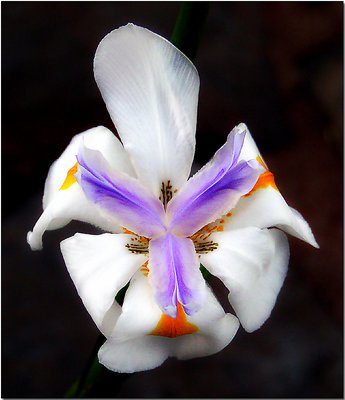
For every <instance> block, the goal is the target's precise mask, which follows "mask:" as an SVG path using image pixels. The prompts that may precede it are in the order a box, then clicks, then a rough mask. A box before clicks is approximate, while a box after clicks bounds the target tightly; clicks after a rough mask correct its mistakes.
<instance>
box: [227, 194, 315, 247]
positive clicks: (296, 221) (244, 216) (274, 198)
mask: <svg viewBox="0 0 345 400" xmlns="http://www.w3.org/2000/svg"><path fill="white" fill-rule="evenodd" d="M231 214H232V215H231V217H230V218H228V219H226V224H225V225H224V229H225V230H233V229H239V228H244V227H247V226H256V227H259V228H269V227H273V226H276V227H277V228H281V229H282V230H284V231H285V232H287V233H290V234H291V235H293V236H295V237H297V238H299V239H301V240H304V241H305V242H307V243H309V244H311V245H312V246H314V247H316V248H318V247H319V245H318V244H317V242H316V240H315V238H314V235H313V233H312V231H311V229H310V226H309V225H308V223H307V222H306V221H305V219H304V218H303V217H302V215H301V214H300V213H299V212H298V211H296V210H294V209H293V208H291V207H289V206H288V205H287V203H286V201H285V200H284V198H283V196H282V195H281V194H280V192H278V191H277V190H276V189H274V188H272V187H266V188H263V189H260V190H257V191H255V192H254V193H253V194H251V195H250V196H248V197H242V198H241V199H240V200H239V202H238V204H237V205H236V207H235V208H234V209H233V210H232V211H231Z"/></svg>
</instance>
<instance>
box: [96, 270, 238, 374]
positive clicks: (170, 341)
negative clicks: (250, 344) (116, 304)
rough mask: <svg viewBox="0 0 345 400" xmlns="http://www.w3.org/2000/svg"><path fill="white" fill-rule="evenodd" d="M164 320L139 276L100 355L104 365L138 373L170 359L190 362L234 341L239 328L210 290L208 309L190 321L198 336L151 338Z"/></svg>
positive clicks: (146, 283)
mask: <svg viewBox="0 0 345 400" xmlns="http://www.w3.org/2000/svg"><path fill="white" fill-rule="evenodd" d="M161 316H162V314H161V311H160V309H159V307H158V306H157V305H156V304H155V302H154V297H153V292H152V289H151V287H150V285H149V281H148V279H147V278H146V277H144V276H143V275H142V274H137V275H136V277H135V278H134V279H133V280H132V281H131V284H130V287H129V289H128V291H127V293H126V297H125V300H124V304H123V312H122V314H121V316H120V317H119V319H118V321H117V324H116V326H115V329H114V331H113V332H112V334H111V336H110V337H109V338H108V340H107V342H106V343H105V344H104V345H103V346H102V348H101V349H100V351H99V353H98V355H99V360H100V362H101V363H102V364H103V365H105V366H106V367H107V368H109V369H111V370H112V371H116V372H136V371H144V370H148V369H152V368H155V367H158V366H159V365H161V364H162V363H163V362H164V360H165V359H166V358H168V357H169V356H171V357H177V358H179V359H188V358H194V357H202V356H206V355H210V354H214V353H216V352H218V351H220V350H221V349H223V348H224V347H225V346H226V345H227V344H228V343H229V342H230V341H231V340H232V338H233V336H234V335H235V333H236V331H237V329H238V326H239V322H238V320H237V318H236V317H234V316H233V315H230V314H225V312H224V311H223V309H222V307H221V306H220V305H219V304H218V302H217V300H216V299H215V297H214V296H213V294H212V292H211V290H210V289H209V288H207V301H206V305H205V307H204V308H202V309H201V310H200V311H199V312H198V313H196V314H194V315H193V316H192V317H188V321H190V322H191V323H193V324H196V325H197V326H198V328H199V330H198V331H197V332H196V333H193V334H188V335H183V336H178V337H175V338H169V337H163V336H155V335H151V333H152V331H153V330H154V328H155V327H156V326H157V323H158V321H159V320H160V317H161Z"/></svg>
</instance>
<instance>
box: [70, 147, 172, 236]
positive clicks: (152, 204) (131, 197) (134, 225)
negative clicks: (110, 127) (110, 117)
mask: <svg viewBox="0 0 345 400" xmlns="http://www.w3.org/2000/svg"><path fill="white" fill-rule="evenodd" d="M77 158H78V163H79V167H80V168H79V169H78V174H77V180H78V182H79V184H80V186H81V187H82V189H83V191H84V193H85V194H86V197H87V198H88V199H89V200H90V201H92V202H93V203H94V204H96V205H97V206H99V207H100V209H101V210H103V212H104V213H106V214H107V215H110V216H111V217H113V218H114V219H115V220H116V221H117V222H118V224H119V225H121V226H123V227H125V228H127V229H129V230H130V231H133V232H135V233H136V234H138V235H141V236H146V237H155V236H157V235H161V234H163V233H164V231H165V230H166V228H165V224H164V208H163V205H162V203H161V202H160V201H159V200H158V199H157V198H156V197H154V196H153V195H152V194H151V193H150V192H148V191H147V189H146V188H145V187H143V186H142V185H141V183H140V182H139V181H138V180H136V179H134V178H132V177H130V176H128V175H126V174H124V173H121V172H119V171H111V170H110V168H109V165H108V163H107V162H106V160H105V159H104V158H103V157H102V155H101V153H99V152H97V151H93V150H89V149H87V148H82V151H80V152H79V154H78V157H77Z"/></svg>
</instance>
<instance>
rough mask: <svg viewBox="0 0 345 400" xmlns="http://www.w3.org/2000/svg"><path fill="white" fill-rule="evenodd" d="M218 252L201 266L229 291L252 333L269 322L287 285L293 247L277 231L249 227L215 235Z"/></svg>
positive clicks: (241, 318)
mask: <svg viewBox="0 0 345 400" xmlns="http://www.w3.org/2000/svg"><path fill="white" fill-rule="evenodd" d="M212 239H213V240H214V241H215V242H217V243H218V245H219V247H218V249H217V250H215V251H213V252H211V253H208V254H204V255H201V258H200V261H201V263H202V264H203V265H204V266H205V267H206V268H207V269H208V270H209V271H210V272H211V273H212V274H213V275H215V276H217V277H218V278H219V279H220V280H222V281H223V283H224V284H225V286H226V287H227V288H228V289H229V291H230V292H229V301H230V304H231V305H232V307H233V308H234V310H235V312H236V314H237V316H238V318H239V320H240V322H241V324H242V326H243V327H244V329H245V330H246V331H248V332H252V331H254V330H256V329H258V328H260V326H261V325H262V324H263V323H264V322H265V321H266V319H267V318H268V317H269V316H270V314H271V311H272V309H273V307H274V304H275V302H276V298H277V296H278V293H279V291H280V288H281V287H282V284H283V282H284V279H285V276H286V272H287V266H288V261H289V245H288V242H287V239H286V236H285V235H284V233H282V232H280V231H279V230H277V229H270V230H260V229H258V228H245V229H239V230H234V231H229V232H222V233H214V234H212Z"/></svg>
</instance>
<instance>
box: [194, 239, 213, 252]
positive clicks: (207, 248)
mask: <svg viewBox="0 0 345 400" xmlns="http://www.w3.org/2000/svg"><path fill="white" fill-rule="evenodd" d="M194 246H195V251H196V253H197V254H207V253H210V252H211V251H213V250H216V249H217V248H218V243H216V242H214V241H213V240H209V241H206V242H194Z"/></svg>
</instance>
